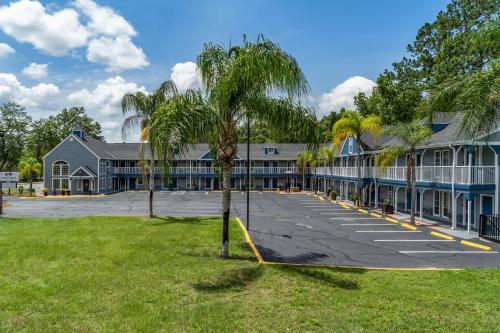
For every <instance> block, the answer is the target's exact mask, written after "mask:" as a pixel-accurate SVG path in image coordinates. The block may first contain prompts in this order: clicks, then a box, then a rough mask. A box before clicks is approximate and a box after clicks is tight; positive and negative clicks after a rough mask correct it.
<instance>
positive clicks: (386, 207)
mask: <svg viewBox="0 0 500 333" xmlns="http://www.w3.org/2000/svg"><path fill="white" fill-rule="evenodd" d="M382 213H384V214H394V205H391V204H383V205H382Z"/></svg>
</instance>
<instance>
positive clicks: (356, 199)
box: [349, 193, 359, 207]
mask: <svg viewBox="0 0 500 333" xmlns="http://www.w3.org/2000/svg"><path fill="white" fill-rule="evenodd" d="M349 199H350V200H351V201H352V202H353V203H354V206H355V207H359V196H358V195H357V194H356V193H351V195H350V196H349Z"/></svg>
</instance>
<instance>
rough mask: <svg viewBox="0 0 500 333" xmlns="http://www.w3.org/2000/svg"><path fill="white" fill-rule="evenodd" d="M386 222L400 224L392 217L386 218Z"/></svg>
mask: <svg viewBox="0 0 500 333" xmlns="http://www.w3.org/2000/svg"><path fill="white" fill-rule="evenodd" d="M385 220H386V221H389V222H392V223H398V220H395V219H391V218H390V217H386V218H385Z"/></svg>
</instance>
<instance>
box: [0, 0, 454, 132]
mask: <svg viewBox="0 0 500 333" xmlns="http://www.w3.org/2000/svg"><path fill="white" fill-rule="evenodd" d="M446 4H447V1H441V0H426V1H422V0H420V1H413V0H405V1H396V0H391V1H389V0H387V1H383V0H379V1H368V0H365V1H347V0H346V1H333V0H330V1H326V0H325V1H319V0H318V1H297V0H295V1H294V0H289V1H284V0H283V1H273V0H267V1H264V0H255V1H229V0H225V1H217V0H198V1H194V0H184V1H159V0H158V1H153V0H143V1H123V0H112V1H104V0H101V1H97V2H95V1H92V0H75V1H29V0H20V1H0V102H5V101H9V100H15V101H17V102H18V103H20V104H22V105H24V106H25V107H26V108H27V110H28V111H29V112H30V114H32V115H33V117H34V118H38V117H45V116H48V115H50V114H53V113H56V112H58V111H59V110H60V109H61V108H63V107H70V106H73V105H82V106H85V107H86V108H87V109H88V111H89V113H90V115H91V116H92V117H94V118H95V119H97V120H99V121H100V122H102V124H103V127H104V133H105V135H106V137H107V139H108V140H109V141H116V140H119V139H120V136H119V133H120V131H119V128H120V123H121V120H122V116H121V114H120V109H119V100H120V96H121V95H123V93H125V92H128V91H129V90H130V91H133V90H143V91H149V90H151V89H154V88H155V87H156V86H157V85H158V84H159V83H160V82H162V81H164V80H167V79H174V81H176V83H178V85H179V86H180V87H181V88H188V87H197V86H199V78H198V77H197V75H196V66H195V65H194V64H193V62H195V60H196V56H197V54H198V53H199V52H200V50H201V49H202V46H203V43H205V42H208V41H214V42H223V43H229V41H232V43H238V42H240V41H241V38H242V35H243V34H247V36H248V37H249V38H251V39H253V38H255V37H256V35H257V34H258V33H263V34H264V35H266V36H267V37H269V38H271V39H272V40H274V41H276V42H278V43H279V44H280V45H281V47H282V48H283V49H284V50H286V51H287V52H289V53H291V54H292V55H293V56H295V57H296V58H297V60H298V62H299V64H300V65H301V67H302V69H303V70H304V72H305V74H306V77H307V79H308V80H309V83H310V86H311V98H310V101H309V102H310V104H311V105H312V106H313V107H314V108H315V110H316V112H317V113H318V115H322V114H325V113H326V112H327V111H329V110H337V109H339V108H340V107H342V106H347V107H349V106H352V96H353V95H354V94H355V93H356V92H357V91H366V92H369V91H371V89H372V87H373V85H374V83H373V81H374V80H375V79H376V77H377V75H378V74H379V73H380V72H382V71H383V70H384V69H385V68H388V67H390V65H391V63H392V62H394V61H398V60H399V59H401V57H402V56H404V55H405V53H406V45H407V44H408V43H410V42H411V41H412V40H413V39H414V37H415V35H416V32H417V30H418V28H419V27H420V26H422V25H423V24H424V23H425V22H430V21H433V20H434V18H435V16H436V15H437V13H438V12H439V11H440V10H443V9H444V8H445V6H446Z"/></svg>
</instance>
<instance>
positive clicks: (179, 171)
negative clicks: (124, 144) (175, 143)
mask: <svg viewBox="0 0 500 333" xmlns="http://www.w3.org/2000/svg"><path fill="white" fill-rule="evenodd" d="M302 171H303V172H304V173H305V174H309V173H310V172H311V170H310V168H305V169H304V170H302V169H300V170H299V169H298V168H296V167H251V168H250V174H252V175H287V174H294V175H297V174H302ZM217 172H218V171H217V170H216V168H214V167H170V168H169V172H168V173H169V175H196V176H200V175H214V174H216V173H217ZM112 173H113V174H121V175H141V174H144V169H143V168H142V167H114V168H113V170H112ZM163 173H164V169H163V168H161V167H156V168H155V174H158V175H161V174H163ZM231 173H232V174H233V175H244V174H246V173H247V168H246V167H233V169H232V171H231Z"/></svg>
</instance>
